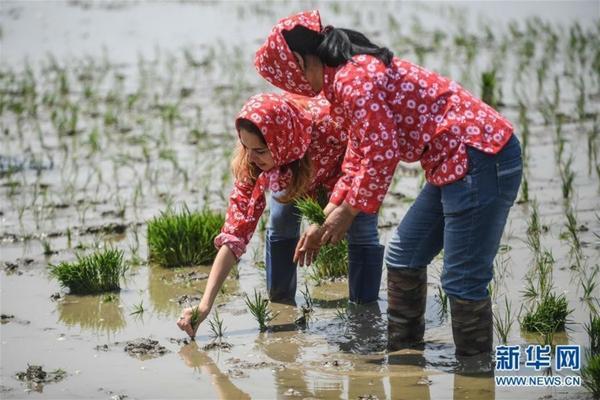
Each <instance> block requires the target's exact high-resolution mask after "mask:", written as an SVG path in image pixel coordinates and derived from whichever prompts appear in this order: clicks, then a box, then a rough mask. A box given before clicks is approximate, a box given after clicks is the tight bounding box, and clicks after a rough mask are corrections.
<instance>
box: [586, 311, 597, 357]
mask: <svg viewBox="0 0 600 400" xmlns="http://www.w3.org/2000/svg"><path fill="white" fill-rule="evenodd" d="M585 331H586V332H587V334H588V336H589V338H590V353H591V354H592V355H594V356H598V355H600V317H599V316H597V315H594V316H590V322H589V323H587V324H585Z"/></svg>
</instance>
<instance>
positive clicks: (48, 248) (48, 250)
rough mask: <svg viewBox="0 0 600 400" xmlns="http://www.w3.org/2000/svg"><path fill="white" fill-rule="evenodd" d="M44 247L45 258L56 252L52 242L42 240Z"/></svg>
mask: <svg viewBox="0 0 600 400" xmlns="http://www.w3.org/2000/svg"><path fill="white" fill-rule="evenodd" d="M42 247H43V248H44V255H45V256H51V255H52V254H54V250H52V245H51V244H50V241H48V240H45V239H44V240H42Z"/></svg>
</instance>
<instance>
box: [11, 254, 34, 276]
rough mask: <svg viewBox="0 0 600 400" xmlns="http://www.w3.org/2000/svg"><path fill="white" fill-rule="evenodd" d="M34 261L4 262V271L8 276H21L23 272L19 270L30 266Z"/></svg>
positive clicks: (28, 259) (31, 259)
mask: <svg viewBox="0 0 600 400" xmlns="http://www.w3.org/2000/svg"><path fill="white" fill-rule="evenodd" d="M33 261H34V259H33V258H19V259H17V260H16V261H14V262H13V261H6V262H4V270H5V271H6V273H7V274H8V275H10V274H15V273H16V274H17V275H22V274H23V272H22V271H20V269H21V268H23V267H25V266H28V265H30V264H32V263H33Z"/></svg>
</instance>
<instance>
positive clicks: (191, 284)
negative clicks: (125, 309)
mask: <svg viewBox="0 0 600 400" xmlns="http://www.w3.org/2000/svg"><path fill="white" fill-rule="evenodd" d="M209 273H210V267H186V268H163V267H160V266H157V265H151V266H149V272H148V281H149V282H148V291H149V294H150V302H151V303H152V306H153V308H154V311H155V312H156V313H158V314H162V315H165V316H169V317H176V316H177V315H179V313H180V312H181V309H182V308H183V307H186V306H188V304H187V302H184V303H183V304H179V303H178V302H177V299H179V298H181V296H184V295H187V296H190V297H192V298H197V299H200V297H201V296H202V293H204V290H205V288H206V282H207V279H206V278H208V274H209ZM238 290H239V281H238V280H237V279H233V278H231V277H230V278H228V279H227V280H226V281H225V284H224V285H223V289H222V291H221V293H219V295H218V296H217V301H216V302H217V304H219V303H221V302H222V297H223V296H228V295H230V294H233V293H236V292H237V291H238ZM198 302H199V300H196V301H192V303H194V304H197V303H198Z"/></svg>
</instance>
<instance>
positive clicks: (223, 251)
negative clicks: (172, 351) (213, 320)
mask: <svg viewBox="0 0 600 400" xmlns="http://www.w3.org/2000/svg"><path fill="white" fill-rule="evenodd" d="M235 263H236V258H235V255H234V254H233V252H232V251H231V250H230V249H229V247H227V246H221V248H220V249H219V251H218V253H217V256H216V257H215V261H214V262H213V265H212V268H211V269H210V274H209V275H208V281H207V283H206V290H205V291H204V294H203V295H202V300H200V304H199V305H198V306H197V308H198V312H199V318H198V322H197V323H196V325H195V326H192V313H193V308H191V307H188V308H185V309H184V310H183V311H182V312H181V317H180V318H179V320H178V321H177V326H179V329H181V330H183V331H185V332H186V333H187V334H188V335H189V336H190V337H192V338H193V337H194V336H196V331H197V330H198V327H199V326H200V323H202V321H204V320H205V319H206V317H208V314H209V313H210V310H211V309H212V306H213V304H214V302H215V299H216V297H217V294H219V290H220V289H221V286H223V282H225V279H226V278H227V275H229V271H231V268H232V267H233V266H234V264H235Z"/></svg>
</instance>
